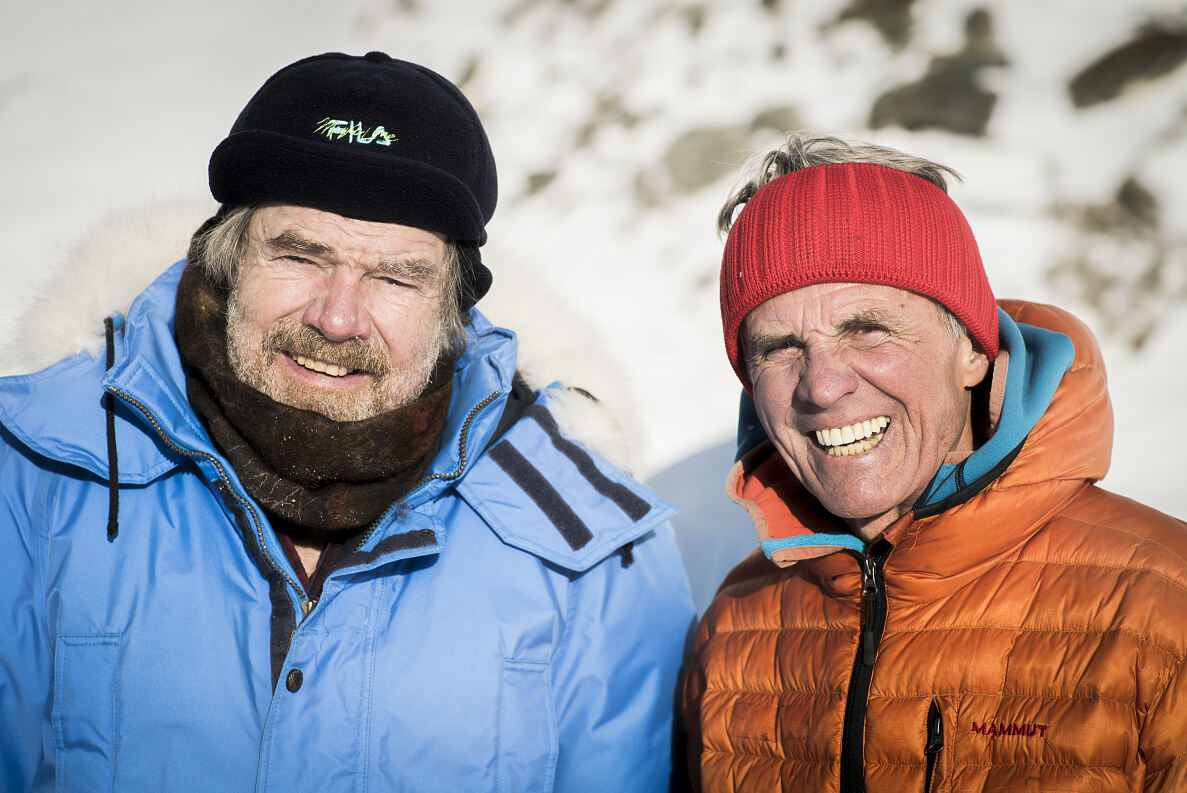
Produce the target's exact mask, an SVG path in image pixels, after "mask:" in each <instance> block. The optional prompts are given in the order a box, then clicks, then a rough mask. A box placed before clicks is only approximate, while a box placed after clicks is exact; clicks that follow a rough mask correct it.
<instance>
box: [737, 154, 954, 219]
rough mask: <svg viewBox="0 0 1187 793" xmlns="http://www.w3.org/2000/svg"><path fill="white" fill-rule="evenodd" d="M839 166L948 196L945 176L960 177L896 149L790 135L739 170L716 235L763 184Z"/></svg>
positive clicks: (942, 166)
mask: <svg viewBox="0 0 1187 793" xmlns="http://www.w3.org/2000/svg"><path fill="white" fill-rule="evenodd" d="M842 162H866V163H872V164H874V165H884V166H886V167H887V168H896V169H898V170H900V171H906V172H907V173H910V174H914V175H915V176H918V177H921V178H923V179H926V180H927V181H929V182H931V183H932V184H934V185H935V186H936V187H938V188H940V189H941V190H943V191H944V192H945V193H946V192H948V181H947V177H948V176H951V177H952V178H953V179H955V180H956V181H958V182H959V181H960V174H959V173H957V172H956V171H954V170H953V169H951V168H949V167H948V166H946V165H940V164H939V163H935V162H932V161H931V160H925V159H923V158H922V157H914V156H912V155H910V154H905V153H903V152H901V151H898V150H897V149H891V148H888V147H886V146H876V145H874V144H872V143H863V142H860V141H846V140H842V139H841V138H834V137H830V136H826V135H821V136H817V137H808V136H807V135H806V134H805V133H800V132H793V133H791V134H790V135H788V136H787V140H786V141H784V143H783V145H782V146H780V147H779V148H777V149H774V150H772V151H769V152H767V153H766V154H764V155H762V156H759V157H755V158H753V159H751V161H750V162H748V163H747V164H746V165H745V166H743V169H742V177H741V179H740V182H741V187H739V188H737V190H735V191H734V193H733V195H731V196H730V197H729V199H728V200H727V201H726V202H725V204H724V205H723V206H722V207H721V211H720V212H718V213H717V231H718V232H719V233H720V234H723V235H724V234H726V233H728V232H729V230H730V226H732V225H733V224H734V215H735V213H737V211H738V210H739V209H740V208H741V207H742V205H743V204H745V203H746V202H747V201H749V200H750V199H751V198H753V197H754V194H755V193H757V192H758V191H759V190H760V189H762V187H763V185H765V184H766V183H767V182H771V181H774V180H775V179H778V178H779V177H780V176H786V175H787V174H789V173H794V172H795V171H799V170H802V169H804V168H811V167H812V166H814V165H830V164H833V163H842Z"/></svg>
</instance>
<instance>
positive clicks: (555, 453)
mask: <svg viewBox="0 0 1187 793" xmlns="http://www.w3.org/2000/svg"><path fill="white" fill-rule="evenodd" d="M179 271H180V266H175V267H174V268H173V269H172V270H171V271H169V272H167V273H166V274H165V275H163V276H162V277H161V278H159V279H158V280H157V281H156V282H155V283H154V284H153V285H152V286H150V288H149V289H148V290H146V291H145V292H144V293H143V294H142V295H141V296H140V297H139V298H138V299H137V300H136V302H135V303H134V304H133V306H132V308H131V310H130V311H129V312H128V319H127V323H126V325H125V327H124V328H123V329H122V331H120V332H117V333H116V334H115V336H114V339H113V342H114V346H115V352H116V355H115V358H116V361H115V364H114V366H112V367H111V368H110V370H107V371H105V369H106V367H105V365H104V362H103V361H102V360H96V359H95V358H93V357H92V356H90V355H88V354H86V353H80V354H78V355H76V356H74V357H73V358H70V359H68V360H66V361H63V362H61V363H59V364H57V365H55V366H52V367H50V368H49V369H46V370H43V371H40V372H38V373H36V374H32V375H24V376H16V377H9V378H5V379H3V380H0V713H2V714H3V716H2V717H0V789H3V790H5V791H10V790H11V791H24V790H36V791H43V790H44V791H49V790H59V791H98V790H119V791H148V790H153V791H210V790H228V791H230V790H235V791H241V790H257V791H295V790H327V791H328V790H353V791H364V790H371V791H432V790H442V791H459V790H466V791H471V790H489V791H496V790H499V791H502V790H532V791H550V790H556V791H582V790H607V789H613V790H662V789H666V786H667V784H668V777H669V771H670V744H671V733H672V723H673V722H672V709H673V700H674V691H675V685H676V676H677V669H678V666H679V664H680V661H681V653H682V646H683V643H684V639H685V636H686V633H687V631H688V628H689V625H690V623H691V620H692V619H693V606H692V602H691V598H690V596H689V593H688V589H687V584H686V582H685V580H684V574H683V571H682V569H681V564H680V558H679V554H678V553H677V551H676V548H675V545H674V543H673V539H672V534H671V529H670V528H669V526H668V524H667V522H666V521H667V518H668V517H669V516H670V515H671V514H672V510H671V508H670V507H669V506H668V505H667V504H666V503H664V502H663V501H662V500H660V499H658V498H657V497H656V496H654V495H653V494H651V493H650V492H648V491H647V490H646V489H644V488H643V487H641V486H640V485H639V484H638V483H636V482H634V481H633V480H631V479H630V478H629V477H627V476H626V475H624V474H622V473H621V472H620V471H618V470H617V469H616V468H614V467H613V466H612V465H610V464H609V463H608V462H606V461H605V460H604V459H602V458H601V457H599V456H598V455H597V454H596V453H595V452H593V451H591V450H590V449H588V448H587V447H585V446H583V445H581V444H578V443H575V442H573V441H572V440H571V439H569V438H568V437H566V436H565V434H564V431H563V430H562V429H561V428H560V427H559V426H558V425H557V423H556V422H555V420H554V419H553V416H552V412H551V411H550V409H549V405H550V403H551V401H552V398H551V396H550V394H552V393H555V392H556V391H557V389H546V390H545V391H544V392H537V393H535V394H533V395H532V396H531V399H530V400H529V401H530V402H531V403H532V404H530V405H529V406H528V407H527V408H526V410H525V411H524V413H523V415H522V416H521V417H520V419H519V420H518V421H516V422H515V423H514V424H512V425H511V426H510V428H509V429H507V430H506V432H505V433H503V434H502V435H499V436H498V437H495V429H496V427H497V425H498V423H499V420H500V418H501V416H502V415H503V412H504V406H505V404H506V403H507V401H508V392H509V391H510V389H511V384H512V376H513V374H514V371H515V365H516V353H515V350H516V342H515V337H514V336H513V335H512V334H511V333H510V332H509V331H506V330H502V329H499V328H495V327H492V326H491V325H490V324H489V323H488V322H486V321H485V319H483V318H482V317H481V315H479V314H477V313H475V314H474V323H473V333H472V335H471V338H470V339H469V346H468V348H467V351H466V353H465V354H464V356H463V358H462V359H461V360H460V361H459V363H458V365H457V369H456V372H455V379H454V388H453V402H452V405H451V408H450V415H449V419H448V420H447V422H446V428H445V431H444V434H443V441H442V445H441V447H440V451H439V452H438V455H437V458H436V459H435V461H434V462H433V464H432V465H431V466H430V469H429V472H428V475H427V476H426V477H425V479H424V480H423V482H422V483H421V484H420V485H419V486H418V487H417V488H416V489H415V490H414V491H413V492H412V493H411V494H410V495H409V496H408V497H407V498H406V499H405V500H404V501H403V502H402V503H401V504H399V505H397V506H393V508H392V509H390V510H389V511H388V512H387V513H386V514H385V516H384V517H383V518H382V519H381V520H380V521H379V522H377V524H376V525H375V526H374V527H373V528H372V530H371V531H370V532H369V533H368V534H367V535H366V537H365V539H364V541H363V542H362V544H361V545H360V546H359V547H358V548H357V549H356V550H354V552H353V555H352V556H351V557H350V558H349V560H348V561H347V562H346V563H345V564H343V565H341V566H340V567H339V568H338V569H337V570H336V571H335V572H334V573H332V574H331V576H330V577H329V579H328V580H327V581H326V583H325V586H324V589H323V592H322V595H321V598H320V599H319V601H318V602H317V603H315V604H314V603H306V602H305V601H304V599H303V593H302V590H301V587H300V586H299V585H298V584H297V583H296V578H295V572H294V570H293V569H292V567H291V566H290V564H289V563H288V562H287V561H286V559H285V556H284V554H283V553H282V552H280V550H279V548H278V544H277V539H276V535H275V534H274V533H273V531H272V529H271V527H270V526H269V525H268V523H267V520H266V518H265V517H264V516H263V514H262V513H261V511H260V510H259V509H258V508H257V507H256V505H255V504H254V503H253V502H252V500H251V499H250V498H249V497H248V496H247V495H246V493H245V492H244V490H243V488H242V486H241V485H240V482H239V480H238V479H237V477H236V473H235V471H234V470H233V469H232V468H231V467H230V466H229V465H228V464H227V463H226V461H225V460H224V459H223V458H222V457H221V456H220V455H219V454H218V452H217V451H216V450H215V449H214V448H213V447H212V446H211V444H210V441H209V439H208V437H207V435H206V433H205V431H204V430H203V428H202V425H201V424H200V422H199V421H198V420H197V418H196V417H195V415H194V414H193V412H192V411H191V410H190V407H189V404H188V402H187V401H186V397H185V387H184V379H183V375H182V372H181V367H180V362H179V360H178V357H177V352H176V348H175V346H174V344H173V342H172V338H171V321H172V306H173V294H174V292H175V289H176V282H177V277H178V274H179ZM105 391H106V392H107V393H110V394H112V395H113V396H114V397H115V403H114V406H115V416H114V418H115V423H114V435H115V441H116V443H115V449H116V451H117V452H118V471H119V490H118V519H119V533H118V536H117V537H116V538H115V539H114V540H111V541H109V540H108V537H107V534H106V531H105V527H106V524H107V516H108V510H109V507H110V506H111V495H112V494H111V492H110V491H109V488H108V484H107V476H108V472H109V462H110V460H109V456H110V450H109V448H108V446H107V443H106V433H105V416H104V407H103V395H104V393H105Z"/></svg>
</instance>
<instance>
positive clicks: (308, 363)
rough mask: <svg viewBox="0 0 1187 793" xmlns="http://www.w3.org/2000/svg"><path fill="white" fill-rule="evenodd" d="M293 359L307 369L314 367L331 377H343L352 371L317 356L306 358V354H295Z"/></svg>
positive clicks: (316, 370) (315, 369)
mask: <svg viewBox="0 0 1187 793" xmlns="http://www.w3.org/2000/svg"><path fill="white" fill-rule="evenodd" d="M293 360H294V361H296V362H297V363H298V364H299V365H300V366H304V367H305V368H306V369H312V370H313V371H315V372H321V373H323V374H328V375H330V376H331V377H342V376H343V375H345V374H347V373H348V372H349V371H350V370H349V369H347V368H346V367H345V366H339V365H338V364H336V363H326V362H325V361H319V360H317V359H316V358H306V357H305V356H304V355H294V356H293Z"/></svg>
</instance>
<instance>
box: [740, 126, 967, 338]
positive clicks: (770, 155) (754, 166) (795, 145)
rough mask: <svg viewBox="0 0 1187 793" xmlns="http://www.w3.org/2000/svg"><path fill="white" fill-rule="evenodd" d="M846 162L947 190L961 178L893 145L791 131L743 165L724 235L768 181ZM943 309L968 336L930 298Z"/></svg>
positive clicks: (944, 319)
mask: <svg viewBox="0 0 1187 793" xmlns="http://www.w3.org/2000/svg"><path fill="white" fill-rule="evenodd" d="M843 162H864V163H871V164H873V165H883V166H885V167H887V168H895V169H897V170H900V171H905V172H907V173H909V174H914V175H915V176H918V177H920V178H921V179H926V180H927V181H929V182H931V183H932V184H934V185H935V186H936V187H938V188H940V189H941V190H943V191H944V192H945V193H947V192H948V177H952V178H953V179H955V180H956V181H957V182H959V181H961V177H960V174H959V173H957V172H956V171H955V170H953V169H952V168H949V167H948V166H947V165H941V164H940V163H937V162H932V161H931V160H925V159H924V158H922V157H916V156H914V155H911V154H906V153H905V152H901V151H899V150H898V149H892V148H889V147H888V146H877V145H875V144H873V143H864V142H862V141H847V140H843V139H841V138H836V137H832V136H828V135H818V136H809V135H807V134H806V133H802V132H792V133H791V134H789V135H788V136H787V140H785V141H784V142H783V145H782V146H780V147H779V148H777V149H773V150H771V151H769V152H767V153H766V154H764V155H760V156H757V157H754V158H752V159H751V160H750V162H748V163H747V164H746V165H744V166H743V168H742V176H741V178H740V179H739V182H740V184H741V186H740V187H738V188H737V189H736V190H735V191H734V193H733V195H731V196H730V197H729V199H727V200H726V202H725V204H723V205H722V207H721V211H720V212H718V213H717V231H718V233H719V234H722V235H725V234H727V233H729V230H730V227H731V226H732V225H733V224H734V216H735V215H736V214H737V212H738V210H739V209H741V208H742V206H743V205H745V203H746V202H747V201H749V200H750V199H751V198H754V194H755V193H757V192H758V191H759V190H761V189H762V187H763V186H764V185H765V184H767V183H768V182H772V181H774V180H775V179H778V178H779V177H780V176H786V175H787V174H789V173H794V172H795V171H800V170H803V169H804V168H811V167H812V166H814V165H831V164H834V163H843ZM928 299H929V300H931V301H932V303H934V304H935V306H936V308H937V309H938V310H939V312H940V321H941V323H942V324H943V325H944V328H945V330H947V331H948V333H949V335H951V336H952V338H953V340H959V339H960V337H961V336H968V333H969V331H968V328H967V327H965V325H964V323H963V322H961V321H960V319H959V318H958V317H957V316H956V315H955V314H953V313H952V312H951V311H949V310H948V307H947V306H945V305H944V304H942V303H940V302H939V301H937V300H934V299H933V298H928Z"/></svg>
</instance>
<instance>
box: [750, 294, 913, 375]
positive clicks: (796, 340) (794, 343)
mask: <svg viewBox="0 0 1187 793" xmlns="http://www.w3.org/2000/svg"><path fill="white" fill-rule="evenodd" d="M834 328H835V329H836V331H837V333H838V334H839V335H841V336H847V335H851V334H854V333H861V332H864V331H868V330H870V329H872V328H883V329H885V330H886V331H888V332H890V333H895V332H897V331H898V329H899V323H898V322H897V321H896V320H895V319H894V318H893V317H890V316H888V315H886V314H885V313H883V312H881V311H878V310H877V309H872V308H868V309H863V310H861V311H858V312H857V313H856V314H852V315H850V316H848V317H845V318H844V319H842V320H841V321H840V322H838V323H837V324H836V325H835V326H834ZM804 346H806V345H805V342H804V340H803V339H801V338H800V337H799V336H797V335H796V334H794V333H759V334H756V335H754V336H751V337H749V338H748V339H746V363H747V364H748V365H750V366H753V365H755V364H758V363H761V362H762V360H763V359H764V358H766V357H767V356H768V355H769V354H770V353H771V352H773V351H774V350H783V349H787V348H789V347H800V348H802V347H804Z"/></svg>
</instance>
